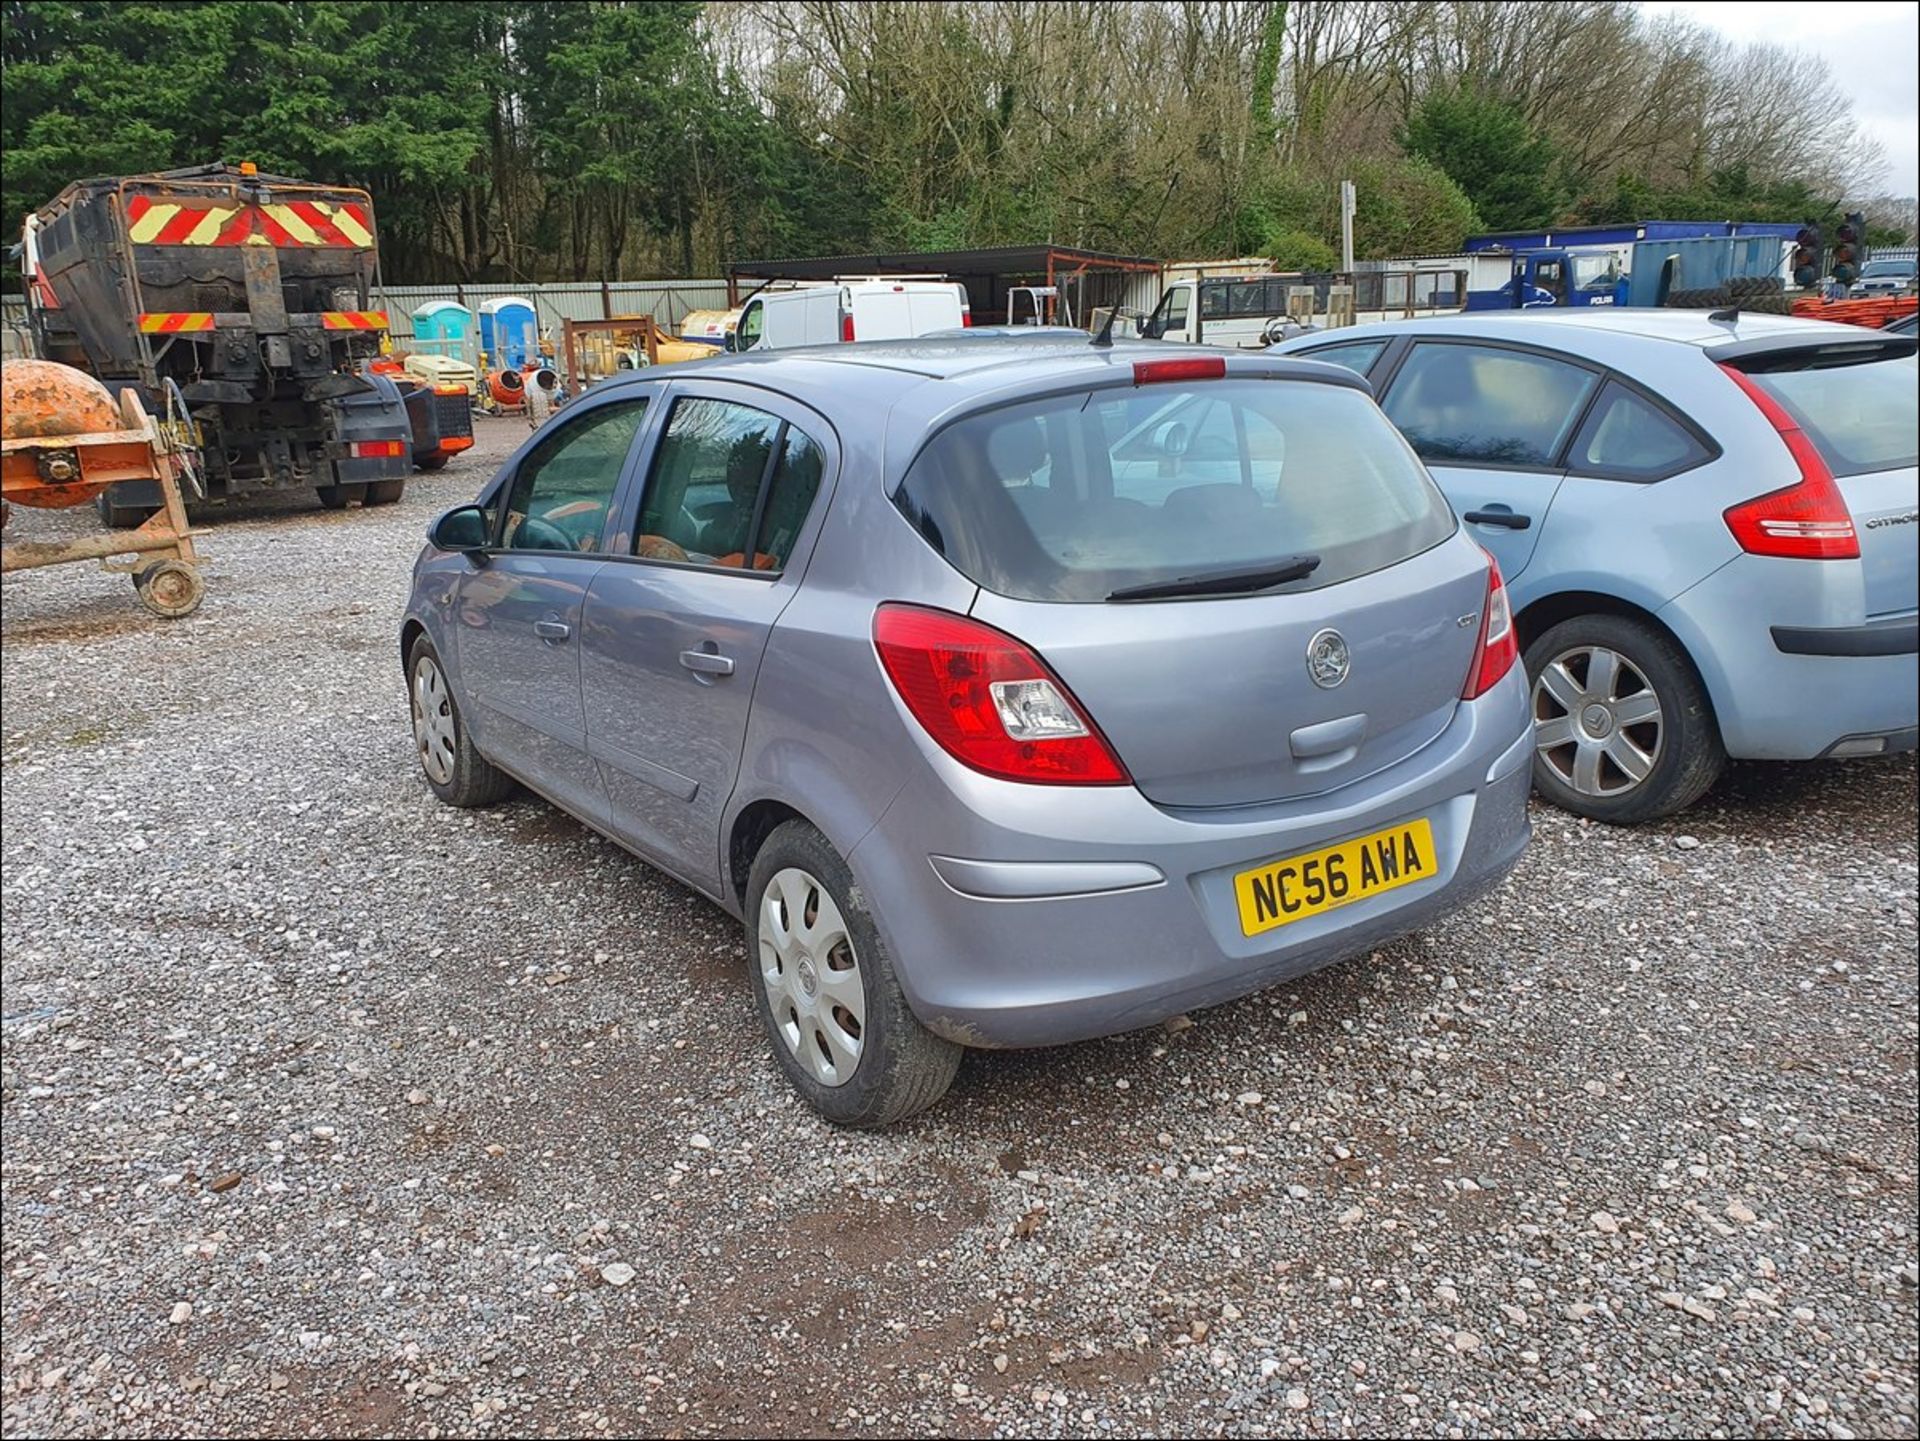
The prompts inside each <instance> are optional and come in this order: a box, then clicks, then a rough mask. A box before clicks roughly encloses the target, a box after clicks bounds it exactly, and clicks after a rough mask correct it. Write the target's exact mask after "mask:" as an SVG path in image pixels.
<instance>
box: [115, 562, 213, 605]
mask: <svg viewBox="0 0 1920 1441" xmlns="http://www.w3.org/2000/svg"><path fill="white" fill-rule="evenodd" d="M133 588H134V589H135V590H136V591H138V592H139V593H140V603H141V604H142V605H144V606H145V607H146V608H147V609H148V610H150V611H152V612H153V613H154V614H155V615H158V616H165V617H166V618H167V619H168V620H178V619H179V618H180V617H181V616H183V615H192V614H193V613H194V612H195V611H196V610H198V609H200V601H201V599H202V598H203V597H204V596H205V595H206V593H207V583H206V582H205V581H204V580H202V579H201V578H200V572H199V571H198V570H196V569H194V567H192V566H190V565H188V564H187V563H186V562H185V561H183V560H157V561H155V562H154V563H153V564H152V565H148V566H142V567H141V568H140V570H139V571H138V572H137V573H136V574H135V575H134V577H133Z"/></svg>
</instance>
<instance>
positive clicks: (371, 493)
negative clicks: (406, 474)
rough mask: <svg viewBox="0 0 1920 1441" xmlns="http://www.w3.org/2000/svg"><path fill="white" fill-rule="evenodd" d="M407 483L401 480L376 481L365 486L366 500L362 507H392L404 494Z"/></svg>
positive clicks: (362, 502) (363, 501)
mask: <svg viewBox="0 0 1920 1441" xmlns="http://www.w3.org/2000/svg"><path fill="white" fill-rule="evenodd" d="M406 488H407V482H406V481H405V480H404V479H401V480H376V481H373V482H371V483H370V484H369V485H368V486H367V494H366V498H365V499H363V500H362V501H361V502H360V503H361V504H362V505H392V504H393V503H394V502H395V501H396V500H398V499H399V498H400V497H401V495H402V494H404V493H405V491H406Z"/></svg>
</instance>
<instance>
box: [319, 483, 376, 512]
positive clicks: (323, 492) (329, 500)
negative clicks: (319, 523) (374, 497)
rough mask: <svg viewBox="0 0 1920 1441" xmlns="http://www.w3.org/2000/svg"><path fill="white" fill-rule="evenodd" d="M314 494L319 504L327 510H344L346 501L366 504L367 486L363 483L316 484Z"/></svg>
mask: <svg viewBox="0 0 1920 1441" xmlns="http://www.w3.org/2000/svg"><path fill="white" fill-rule="evenodd" d="M313 489H314V494H315V495H317V496H319V497H320V504H321V505H323V506H325V507H326V508H327V509H328V510H345V509H346V508H347V502H348V501H352V500H357V501H359V502H360V503H361V504H362V505H364V504H366V499H367V488H366V487H365V486H364V485H317V486H315V487H314V488H313Z"/></svg>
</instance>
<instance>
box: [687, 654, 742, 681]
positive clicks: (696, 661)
mask: <svg viewBox="0 0 1920 1441" xmlns="http://www.w3.org/2000/svg"><path fill="white" fill-rule="evenodd" d="M680 664H681V665H683V666H685V667H686V668H687V669H688V670H690V671H692V672H693V673H694V674H695V675H732V674H733V657H732V656H728V655H719V654H717V653H716V652H714V651H710V650H683V651H681V652H680Z"/></svg>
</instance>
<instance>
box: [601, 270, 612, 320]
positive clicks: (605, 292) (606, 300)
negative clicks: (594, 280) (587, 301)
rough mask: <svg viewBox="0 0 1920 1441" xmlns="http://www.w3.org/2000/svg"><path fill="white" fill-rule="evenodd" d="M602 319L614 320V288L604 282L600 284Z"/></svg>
mask: <svg viewBox="0 0 1920 1441" xmlns="http://www.w3.org/2000/svg"><path fill="white" fill-rule="evenodd" d="M600 318H601V319H602V320H611V319H613V288H612V287H611V286H610V285H608V284H607V282H606V281H604V280H603V281H601V282H600Z"/></svg>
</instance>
